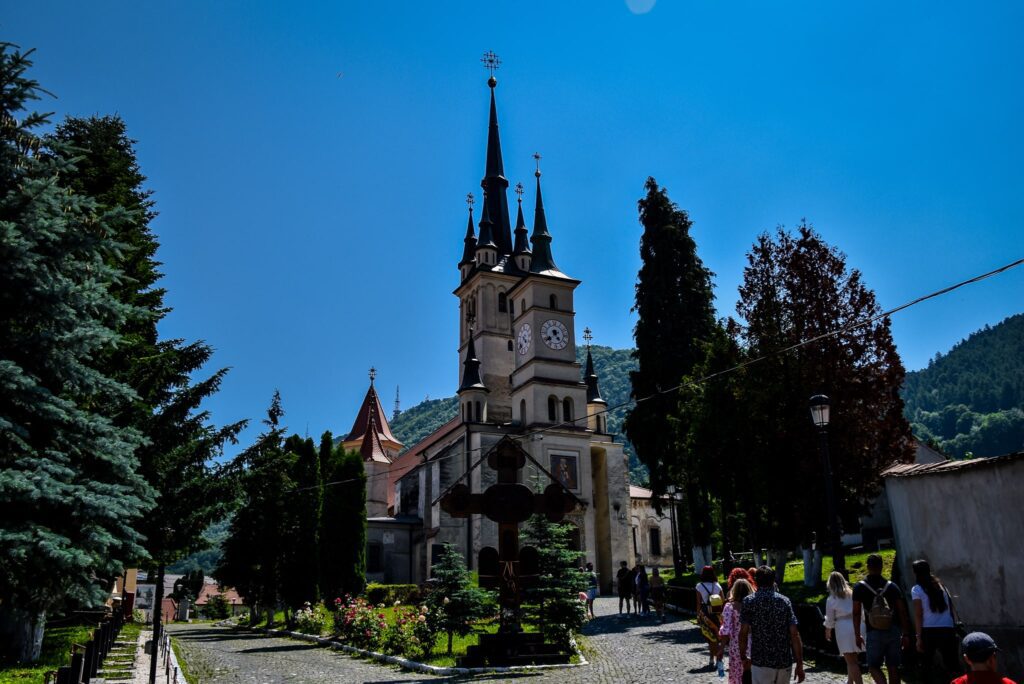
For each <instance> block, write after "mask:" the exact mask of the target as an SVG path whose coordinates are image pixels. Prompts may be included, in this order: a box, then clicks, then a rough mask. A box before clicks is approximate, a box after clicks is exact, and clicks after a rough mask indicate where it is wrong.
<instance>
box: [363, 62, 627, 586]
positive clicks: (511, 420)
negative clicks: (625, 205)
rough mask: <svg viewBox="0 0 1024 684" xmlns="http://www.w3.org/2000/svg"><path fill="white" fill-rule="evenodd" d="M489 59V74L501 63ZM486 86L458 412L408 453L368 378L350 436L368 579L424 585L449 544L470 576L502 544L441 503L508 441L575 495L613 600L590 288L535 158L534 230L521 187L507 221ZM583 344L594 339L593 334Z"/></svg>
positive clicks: (610, 469)
mask: <svg viewBox="0 0 1024 684" xmlns="http://www.w3.org/2000/svg"><path fill="white" fill-rule="evenodd" d="M489 57H490V59H491V63H490V65H489V66H492V67H493V66H496V60H495V59H494V58H493V55H490V54H489ZM486 59H487V58H486V57H485V60H486ZM485 63H486V61H485ZM487 85H488V87H489V91H490V113H489V122H488V134H487V150H486V164H485V171H484V178H483V181H482V182H481V186H482V190H483V192H482V198H481V202H480V205H481V206H480V209H479V216H478V217H474V202H473V198H472V196H470V198H469V200H468V203H469V218H468V223H467V225H466V229H465V234H464V237H463V238H462V249H461V253H462V256H461V259H460V260H459V262H458V264H457V272H458V278H457V281H456V287H455V289H454V292H453V294H454V295H455V297H456V298H457V300H458V306H459V312H460V316H459V330H458V341H459V359H458V366H457V368H458V377H457V382H458V384H457V388H458V389H457V394H458V399H459V413H458V415H457V416H456V417H455V418H453V419H452V420H450V421H449V422H447V423H446V424H444V425H442V426H441V427H440V428H438V429H437V430H435V431H434V432H433V433H431V434H430V435H428V436H427V437H425V438H424V439H422V440H420V441H419V442H418V443H417V444H413V445H409V446H408V448H407V449H406V450H405V451H404V452H403V451H402V449H403V448H405V446H406V445H403V444H401V443H400V442H399V441H398V440H397V439H396V438H395V436H394V435H393V434H392V433H391V429H390V427H389V426H388V423H387V418H386V416H385V415H384V411H383V408H382V406H381V402H380V398H379V396H378V395H377V392H376V390H375V388H374V386H373V377H372V373H371V382H370V388H369V390H368V391H367V394H366V397H365V399H364V401H363V405H362V407H361V409H360V411H359V414H358V416H357V418H356V420H355V423H354V425H353V427H352V430H351V431H350V432H349V434H348V435H347V436H346V437H345V438H344V440H343V444H344V445H345V447H346V448H349V449H354V450H357V451H359V452H360V453H361V454H362V456H363V460H364V463H365V464H366V470H367V477H368V479H367V515H368V529H367V580H368V581H383V582H394V583H401V582H415V583H418V582H422V581H425V580H427V579H429V578H430V572H431V567H432V565H433V564H434V562H435V561H436V559H437V557H438V553H439V551H440V550H441V549H442V548H443V545H444V544H453V545H455V547H456V548H458V549H460V550H462V551H463V553H464V554H465V556H466V562H467V565H468V566H469V567H470V568H471V569H475V568H476V566H477V557H478V555H479V553H480V550H481V549H482V548H484V547H486V546H496V545H497V525H496V523H494V522H492V521H491V520H489V519H487V518H485V517H484V516H482V515H472V516H470V517H469V518H453V517H451V516H449V515H448V514H447V513H445V512H444V511H442V510H441V507H440V505H439V500H440V498H441V497H442V496H443V495H444V494H445V492H446V491H447V490H448V489H449V488H450V487H452V486H453V485H455V484H457V483H463V484H466V485H468V486H469V487H470V489H471V491H473V492H482V491H484V490H485V489H486V488H487V487H488V486H490V485H491V484H493V483H494V482H495V473H494V471H493V470H491V469H489V468H487V467H486V464H482V460H483V459H484V457H485V456H486V454H487V452H488V451H489V450H490V449H491V447H493V446H494V445H495V444H496V443H497V442H498V441H499V440H501V439H502V438H504V437H510V438H512V439H515V440H517V441H518V442H519V444H520V446H522V447H523V448H524V449H525V450H526V451H527V452H528V453H529V454H530V456H531V457H532V458H533V459H534V460H535V461H536V463H537V464H540V465H541V466H543V468H538V467H536V466H535V465H528V466H527V468H525V469H524V471H523V474H522V483H523V484H526V485H528V486H530V487H531V488H532V489H536V490H539V489H543V488H544V487H545V486H547V485H548V484H550V477H554V478H557V479H558V480H559V481H560V482H561V483H562V484H563V485H564V486H565V488H566V489H568V490H569V491H571V492H572V493H573V494H574V495H575V496H576V498H577V499H578V501H579V503H578V504H577V506H576V508H575V509H574V510H573V511H572V512H570V513H569V514H568V515H567V516H566V521H567V522H568V523H569V524H570V525H571V526H572V544H573V546H574V547H575V548H576V549H577V550H579V551H581V552H582V553H583V554H584V557H585V561H587V562H591V563H593V564H594V567H595V569H596V570H597V572H598V575H599V577H600V582H601V589H602V592H609V591H611V586H612V581H613V579H614V573H615V569H616V568H617V566H618V562H619V561H622V560H625V561H627V562H629V563H630V565H632V564H633V563H634V562H635V560H636V557H635V554H634V549H635V544H636V542H635V540H631V535H632V536H635V532H633V531H632V529H631V528H632V526H631V520H630V509H631V501H630V488H629V481H628V466H627V460H626V455H625V453H624V452H623V448H622V445H621V444H620V443H618V442H616V441H615V439H614V436H613V435H611V434H608V431H607V422H606V416H605V409H606V406H607V405H606V403H605V401H604V400H603V399H602V398H601V393H600V390H599V387H598V377H597V375H596V374H595V373H594V367H593V359H592V358H591V356H590V352H589V350H588V352H587V359H586V368H585V369H581V367H580V364H579V363H578V362H577V361H576V321H575V312H574V308H573V296H574V294H575V291H576V288H577V287H579V286H580V285H581V281H580V280H577V279H575V278H573V277H571V276H570V275H568V274H566V273H564V272H562V271H561V270H560V269H559V267H558V265H557V264H556V262H555V258H554V250H553V248H552V242H553V235H552V233H551V232H550V230H549V227H548V223H547V218H546V215H545V211H544V202H543V199H542V195H541V171H540V166H539V156H538V155H534V156H535V159H536V160H537V168H536V171H535V173H534V176H535V179H536V189H535V193H536V194H535V198H534V209H533V221H532V231H531V229H530V228H528V227H527V223H526V220H525V217H524V214H523V194H524V190H523V187H522V185H521V184H517V185H516V187H515V193H516V196H517V197H516V207H515V208H516V212H515V214H516V215H515V226H514V228H513V226H512V223H511V220H510V217H511V213H510V207H509V201H508V190H509V182H508V180H507V179H506V177H505V171H504V163H503V160H502V154H501V141H500V138H499V133H498V108H497V103H496V97H495V92H496V89H497V80H496V79H495V78H494V75H493V69H492V72H491V77H490V79H489V80H488V81H487ZM459 232H461V231H459ZM556 232H557V228H556ZM455 235H458V233H456V234H455ZM453 237H454V236H453ZM456 239H457V238H456ZM453 251H455V250H453ZM585 337H586V338H588V342H589V337H590V336H589V331H587V334H586V335H585ZM544 471H547V472H544Z"/></svg>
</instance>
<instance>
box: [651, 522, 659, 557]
mask: <svg viewBox="0 0 1024 684" xmlns="http://www.w3.org/2000/svg"><path fill="white" fill-rule="evenodd" d="M648 533H649V534H650V537H651V546H650V548H651V555H652V556H660V555H661V528H659V527H652V528H651V529H650V530H648Z"/></svg>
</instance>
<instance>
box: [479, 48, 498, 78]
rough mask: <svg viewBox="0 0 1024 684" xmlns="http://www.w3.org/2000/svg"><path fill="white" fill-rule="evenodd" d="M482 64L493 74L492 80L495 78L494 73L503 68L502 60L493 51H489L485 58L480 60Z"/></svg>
mask: <svg viewBox="0 0 1024 684" xmlns="http://www.w3.org/2000/svg"><path fill="white" fill-rule="evenodd" d="M480 63H481V64H483V65H484V69H487V71H488V72H489V73H490V74H491V78H492V79H493V78H494V72H495V71H497V70H498V67H500V66H501V60H500V59H499V58H498V55H496V54H494V52H493V51H492V50H488V51H487V52H485V53H484V56H483V57H481V58H480Z"/></svg>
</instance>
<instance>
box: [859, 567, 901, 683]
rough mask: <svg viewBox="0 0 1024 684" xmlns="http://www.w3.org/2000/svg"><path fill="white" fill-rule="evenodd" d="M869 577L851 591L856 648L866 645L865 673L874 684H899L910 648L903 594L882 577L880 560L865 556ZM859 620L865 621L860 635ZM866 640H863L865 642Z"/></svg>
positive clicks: (893, 584)
mask: <svg viewBox="0 0 1024 684" xmlns="http://www.w3.org/2000/svg"><path fill="white" fill-rule="evenodd" d="M867 568H868V574H867V577H865V578H864V579H863V580H861V581H860V582H857V584H855V585H854V587H853V631H854V635H855V636H856V639H857V646H858V648H859V647H863V646H864V644H865V641H866V642H867V661H868V670H869V671H870V672H871V677H872V678H873V679H874V680H875V684H886V677H885V673H884V672H883V671H882V666H883V665H884V666H885V668H886V670H887V671H888V674H889V679H888V684H900V662H901V656H902V652H903V649H904V648H906V647H907V646H908V645H909V644H910V639H909V637H908V636H907V635H908V634H909V633H910V617H909V616H908V614H907V603H906V601H905V600H904V599H903V592H902V591H901V590H900V588H899V587H898V586H896V584H895V583H893V582H890V581H889V580H887V579H886V578H885V577H883V576H882V557H881V556H879V555H878V554H877V553H873V554H871V555H870V556H868V560H867ZM861 616H864V617H865V618H866V622H867V634H866V635H862V634H861V632H860V630H861ZM865 637H866V638H865Z"/></svg>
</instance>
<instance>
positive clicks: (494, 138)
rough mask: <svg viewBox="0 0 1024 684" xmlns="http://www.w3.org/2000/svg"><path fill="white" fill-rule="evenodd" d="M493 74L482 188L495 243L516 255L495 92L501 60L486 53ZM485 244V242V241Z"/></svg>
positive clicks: (485, 212)
mask: <svg viewBox="0 0 1024 684" xmlns="http://www.w3.org/2000/svg"><path fill="white" fill-rule="evenodd" d="M480 61H481V62H483V63H484V66H485V67H486V68H487V69H488V70H489V71H490V72H491V77H490V78H489V79H487V85H488V86H490V88H491V115H490V121H489V123H488V127H487V166H486V169H485V170H484V178H483V180H482V181H480V187H482V188H483V189H484V208H483V214H484V216H490V219H491V220H492V221H494V235H493V239H494V244H495V246H496V247H497V249H498V253H499V254H511V253H512V230H511V228H510V226H509V220H508V197H507V196H506V190H508V180H507V179H506V178H505V165H504V163H503V162H502V159H501V138H500V136H499V135H498V106H497V104H496V103H495V99H494V89H495V87H496V86H497V85H498V79H496V78H494V70H495V69H497V68H498V66H499V65H500V64H501V60H499V59H498V56H497V55H495V54H494V53H493V52H486V53H484V56H483V59H481V60H480ZM481 242H482V240H481Z"/></svg>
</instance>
